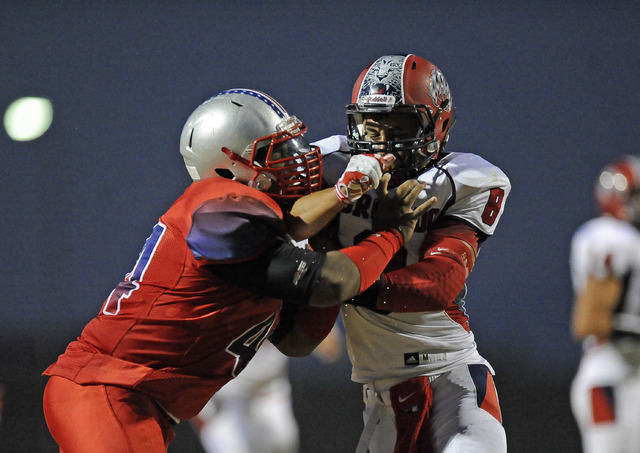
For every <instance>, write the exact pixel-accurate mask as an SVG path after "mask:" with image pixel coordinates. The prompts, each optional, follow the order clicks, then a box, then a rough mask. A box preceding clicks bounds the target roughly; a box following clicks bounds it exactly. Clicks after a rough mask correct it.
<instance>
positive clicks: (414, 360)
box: [404, 352, 420, 366]
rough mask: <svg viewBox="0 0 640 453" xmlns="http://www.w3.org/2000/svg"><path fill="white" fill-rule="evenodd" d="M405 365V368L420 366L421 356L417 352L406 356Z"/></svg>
mask: <svg viewBox="0 0 640 453" xmlns="http://www.w3.org/2000/svg"><path fill="white" fill-rule="evenodd" d="M404 364H405V366H412V365H419V364H420V359H419V354H418V353H417V352H409V353H408V354H405V355H404Z"/></svg>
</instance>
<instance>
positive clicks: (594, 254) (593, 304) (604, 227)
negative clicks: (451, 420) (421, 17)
mask: <svg viewBox="0 0 640 453" xmlns="http://www.w3.org/2000/svg"><path fill="white" fill-rule="evenodd" d="M595 199H596V202H597V205H598V207H599V209H600V212H601V215H600V216H599V217H596V218H594V219H591V220H589V221H587V222H586V223H585V224H583V225H582V226H580V228H578V230H576V232H575V234H574V236H573V239H572V242H571V255H570V266H571V276H572V282H573V289H574V293H575V301H574V310H573V318H572V332H573V334H574V336H575V337H576V338H577V339H580V340H582V341H583V354H582V359H581V362H580V366H579V368H578V371H577V374H576V376H575V378H574V381H573V384H572V388H571V404H572V408H573V413H574V416H575V418H576V421H577V423H578V427H579V428H580V432H581V435H582V446H583V451H584V452H585V453H609V452H611V453H613V452H615V453H632V452H633V453H637V452H639V451H640V231H639V230H638V229H639V228H640V157H639V156H621V157H620V158H618V159H616V160H615V161H613V162H611V163H610V164H609V165H607V166H606V167H605V168H604V169H603V170H601V171H600V173H599V175H598V179H597V181H596V185H595Z"/></svg>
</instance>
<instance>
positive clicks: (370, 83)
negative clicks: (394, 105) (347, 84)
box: [358, 55, 407, 102]
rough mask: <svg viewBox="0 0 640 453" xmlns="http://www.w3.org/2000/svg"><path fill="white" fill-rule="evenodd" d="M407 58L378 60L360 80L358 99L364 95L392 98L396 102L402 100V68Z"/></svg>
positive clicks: (389, 57) (391, 57)
mask: <svg viewBox="0 0 640 453" xmlns="http://www.w3.org/2000/svg"><path fill="white" fill-rule="evenodd" d="M406 58H407V57H405V56H403V55H385V56H383V57H380V58H378V59H377V60H376V61H375V62H374V63H373V64H372V65H371V67H370V68H369V70H368V71H367V74H366V75H365V77H364V79H363V80H362V85H361V86H360V93H359V95H358V98H360V97H362V96H366V95H375V94H378V95H388V96H394V97H395V101H396V102H403V100H402V66H403V65H404V61H405V59H406Z"/></svg>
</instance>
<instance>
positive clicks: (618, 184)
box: [613, 173, 629, 192]
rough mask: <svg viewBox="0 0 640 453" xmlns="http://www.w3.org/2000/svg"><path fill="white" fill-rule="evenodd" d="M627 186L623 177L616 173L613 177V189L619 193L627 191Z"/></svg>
mask: <svg viewBox="0 0 640 453" xmlns="http://www.w3.org/2000/svg"><path fill="white" fill-rule="evenodd" d="M628 185H629V184H628V182H627V178H626V176H625V175H623V174H621V173H616V175H615V176H614V177H613V187H615V188H616V189H617V190H619V191H620V192H624V191H625V190H627V186H628Z"/></svg>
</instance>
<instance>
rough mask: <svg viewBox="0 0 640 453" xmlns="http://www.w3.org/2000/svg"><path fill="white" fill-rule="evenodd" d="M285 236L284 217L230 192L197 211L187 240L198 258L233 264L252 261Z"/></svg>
mask: <svg viewBox="0 0 640 453" xmlns="http://www.w3.org/2000/svg"><path fill="white" fill-rule="evenodd" d="M285 237H286V233H285V229H284V222H283V220H282V217H281V216H280V214H279V213H277V212H276V211H274V210H273V209H272V208H271V207H270V206H268V205H267V204H265V203H263V202H262V201H261V200H259V199H256V198H252V197H249V196H245V195H236V194H228V195H225V196H222V197H219V198H214V199H209V200H207V201H205V202H204V203H202V204H201V205H199V206H198V207H197V208H196V209H195V210H194V212H193V213H192V224H191V228H190V230H189V233H188V234H187V238H186V239H187V244H188V245H189V248H190V249H191V251H192V252H193V255H194V257H195V258H196V259H206V260H209V261H211V262H224V263H230V262H241V261H246V260H249V259H251V258H253V257H255V256H257V255H259V254H260V253H262V252H263V251H265V250H266V249H267V248H269V247H270V246H272V245H273V244H274V243H276V242H277V241H280V240H283V239H284V238H285Z"/></svg>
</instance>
